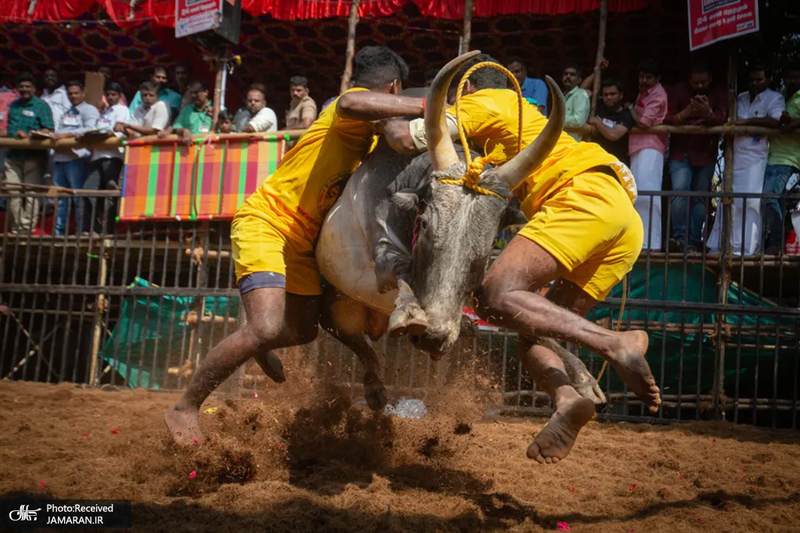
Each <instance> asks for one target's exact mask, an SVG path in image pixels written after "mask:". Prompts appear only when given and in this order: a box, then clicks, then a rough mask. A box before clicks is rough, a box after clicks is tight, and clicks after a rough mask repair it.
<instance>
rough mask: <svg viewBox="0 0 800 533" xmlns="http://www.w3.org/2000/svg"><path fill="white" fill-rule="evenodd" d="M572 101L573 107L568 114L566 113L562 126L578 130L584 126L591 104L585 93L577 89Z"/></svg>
mask: <svg viewBox="0 0 800 533" xmlns="http://www.w3.org/2000/svg"><path fill="white" fill-rule="evenodd" d="M572 99H573V105H572V107H571V110H570V112H569V113H567V115H566V117H565V118H564V126H569V127H572V128H580V127H581V126H583V125H584V124H586V120H588V118H589V111H590V108H591V105H592V104H591V102H590V100H589V96H588V95H587V94H586V91H584V90H582V89H578V93H577V94H576V95H575V96H573V97H572Z"/></svg>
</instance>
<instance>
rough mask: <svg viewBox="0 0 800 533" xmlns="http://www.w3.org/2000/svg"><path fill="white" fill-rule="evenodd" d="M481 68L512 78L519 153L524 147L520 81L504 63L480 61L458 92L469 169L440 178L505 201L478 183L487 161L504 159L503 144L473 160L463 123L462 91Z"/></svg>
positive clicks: (458, 118)
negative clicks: (455, 174)
mask: <svg viewBox="0 0 800 533" xmlns="http://www.w3.org/2000/svg"><path fill="white" fill-rule="evenodd" d="M480 68H493V69H495V70H499V71H500V72H502V73H503V74H505V75H506V76H507V77H508V79H510V80H511V83H512V84H513V85H514V90H515V91H516V92H517V101H518V104H519V105H518V106H517V107H518V109H519V129H518V130H517V153H519V152H520V150H521V149H522V89H520V86H519V82H518V81H517V78H515V77H514V75H513V74H511V72H510V71H509V70H508V69H507V68H505V67H503V66H502V65H498V64H497V63H492V62H490V61H484V62H482V63H478V64H476V65H473V66H472V67H471V68H470V69H469V70H467V72H466V73H465V74H464V76H463V77H462V78H461V82H460V83H459V84H458V92H457V93H456V123H457V124H458V137H459V139H461V145H462V146H463V147H464V155H465V157H466V160H467V171H466V173H465V174H464V175H463V176H462V177H461V178H460V179H457V180H454V179H441V180H439V181H440V182H442V183H449V184H450V185H463V186H464V187H467V188H468V189H471V190H473V191H475V192H477V193H478V194H483V195H485V196H494V197H495V198H499V199H501V200H503V201H505V200H506V199H505V198H504V197H503V196H502V195H501V194H498V193H496V192H494V191H492V190H489V189H486V188H484V187H481V186H480V185H478V180H480V177H481V173H482V172H483V169H484V167H485V166H486V164H487V163H498V162H499V161H502V160H503V159H504V154H503V153H502V145H501V144H500V143H498V144H497V145H496V146H495V149H494V150H492V152H491V153H489V154H486V155H484V156H483V157H478V158H476V159H475V160H474V161H473V160H472V156H471V154H470V150H469V146H468V145H467V133H466V131H465V130H464V128H463V127H462V125H461V113H460V107H459V102H460V101H461V92H462V91H463V89H464V86H465V85H466V83H467V80H468V79H469V77H470V76H472V74H473V72H475V71H476V70H478V69H480Z"/></svg>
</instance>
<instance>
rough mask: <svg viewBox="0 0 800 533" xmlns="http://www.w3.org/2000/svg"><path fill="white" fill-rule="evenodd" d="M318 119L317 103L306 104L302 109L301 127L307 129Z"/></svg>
mask: <svg viewBox="0 0 800 533" xmlns="http://www.w3.org/2000/svg"><path fill="white" fill-rule="evenodd" d="M315 120H317V105H316V104H314V105H310V104H309V105H305V106H303V108H302V109H301V110H300V124H299V126H300V128H302V129H304V130H307V129H308V128H310V127H311V125H312V124H313V123H314V121H315Z"/></svg>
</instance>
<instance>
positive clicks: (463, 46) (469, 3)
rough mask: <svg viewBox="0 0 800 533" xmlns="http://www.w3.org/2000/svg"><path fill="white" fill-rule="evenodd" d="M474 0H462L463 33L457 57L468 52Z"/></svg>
mask: <svg viewBox="0 0 800 533" xmlns="http://www.w3.org/2000/svg"><path fill="white" fill-rule="evenodd" d="M474 7H475V0H464V31H463V33H462V35H461V42H460V43H459V48H458V55H461V54H466V53H467V52H469V42H470V41H471V40H472V11H473V9H474Z"/></svg>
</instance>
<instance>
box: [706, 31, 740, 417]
mask: <svg viewBox="0 0 800 533" xmlns="http://www.w3.org/2000/svg"><path fill="white" fill-rule="evenodd" d="M729 54H730V55H729V57H728V125H732V124H733V122H734V121H735V120H736V66H737V61H736V57H737V54H736V47H735V46H731V48H730V52H729ZM724 161H725V169H724V170H723V172H722V190H723V192H726V193H732V192H733V134H732V133H731V134H728V135H726V136H725V152H724ZM735 201H739V202H742V201H744V200H735ZM733 202H734V199H733V198H722V231H721V232H720V233H721V234H722V236H721V238H722V243H721V245H720V261H719V263H720V274H719V276H720V279H719V295H718V297H717V301H718V302H719V303H720V304H722V305H727V303H728V288H729V287H730V284H731V271H732V270H733V258H732V256H731V234H732V230H733V213H732V211H733ZM715 316H716V326H717V343H716V344H717V349H716V354H715V363H716V364H715V368H714V391H713V393H714V411H715V412H716V413H717V418H722V419H723V420H724V419H725V409H724V408H722V409H720V404H721V401H720V398H721V397H722V395H723V394H724V392H725V391H724V385H725V380H724V376H725V347H726V346H725V345H726V342H725V334H724V331H725V325H726V323H727V322H726V319H725V314H724V313H717V314H716V315H715Z"/></svg>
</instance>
